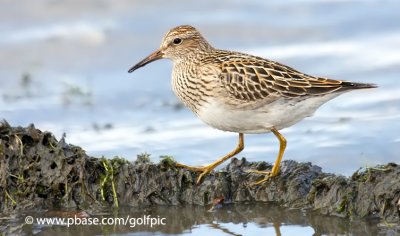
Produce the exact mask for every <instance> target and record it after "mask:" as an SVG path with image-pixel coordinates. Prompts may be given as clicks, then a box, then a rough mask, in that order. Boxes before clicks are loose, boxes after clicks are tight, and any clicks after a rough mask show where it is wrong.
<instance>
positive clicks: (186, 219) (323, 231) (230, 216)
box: [0, 203, 400, 236]
mask: <svg viewBox="0 0 400 236" xmlns="http://www.w3.org/2000/svg"><path fill="white" fill-rule="evenodd" d="M81 214H82V213H81ZM23 216H24V217H25V216H32V217H34V218H35V219H37V218H43V217H49V218H62V217H63V218H65V219H67V217H71V218H73V215H68V216H67V215H65V212H61V211H48V212H42V213H37V212H34V213H29V212H26V213H24V214H23ZM143 216H145V217H147V216H150V217H152V218H154V219H155V220H154V223H155V224H154V225H152V226H151V225H150V223H149V222H150V221H149V220H148V221H146V220H143V221H140V220H137V219H139V218H142V219H143ZM24 217H23V218H24ZM90 217H92V218H98V219H103V218H107V221H109V219H110V218H112V219H113V222H116V221H117V220H116V219H117V218H124V219H129V220H128V221H127V224H125V225H124V223H121V224H119V223H115V224H113V225H102V226H82V225H78V226H77V225H70V226H69V227H67V226H66V225H53V226H52V227H49V226H44V225H40V224H38V223H34V224H32V225H23V226H19V225H20V224H21V223H23V221H22V219H20V220H11V219H10V220H3V221H2V222H1V223H0V228H1V227H2V226H5V225H8V228H11V226H14V227H13V228H14V229H16V230H19V231H17V232H26V233H29V232H34V233H35V235H77V234H78V235H101V234H107V235H150V234H151V235H176V234H179V235H189V234H190V235H205V234H207V235H299V236H301V235H386V234H392V235H395V234H396V233H400V232H398V230H399V229H396V228H390V227H389V228H388V227H383V226H382V227H376V223H377V222H376V221H373V220H370V221H358V220H354V221H348V220H345V219H341V218H338V217H321V216H320V215H318V214H314V213H306V212H302V211H300V210H289V209H283V208H279V207H276V206H272V205H270V204H261V203H260V204H247V205H246V204H235V205H224V206H223V207H222V208H219V209H217V210H216V211H214V212H209V211H208V210H207V208H206V207H192V206H185V207H166V206H164V207H157V208H143V209H132V208H121V209H120V210H119V211H114V212H109V211H104V212H102V213H94V214H92V215H90ZM127 217H129V218H127ZM150 217H149V218H150ZM133 218H135V220H134V221H133V220H131V219H133ZM162 218H165V220H164V221H158V222H163V223H165V224H164V225H162V224H161V223H160V224H159V225H156V222H157V221H156V219H162ZM81 219H83V218H81ZM21 221H22V222H21ZM107 221H105V222H107ZM109 222H111V221H109ZM136 222H137V223H136ZM141 222H142V223H141ZM14 232H16V231H14Z"/></svg>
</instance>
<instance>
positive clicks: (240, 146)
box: [176, 133, 244, 184]
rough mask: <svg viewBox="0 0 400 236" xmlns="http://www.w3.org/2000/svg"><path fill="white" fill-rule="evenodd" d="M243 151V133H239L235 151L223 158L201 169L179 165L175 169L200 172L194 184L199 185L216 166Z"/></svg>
mask: <svg viewBox="0 0 400 236" xmlns="http://www.w3.org/2000/svg"><path fill="white" fill-rule="evenodd" d="M243 149H244V137H243V133H239V143H238V145H237V146H236V148H235V150H233V151H231V152H230V153H228V154H226V155H225V156H223V157H222V158H220V159H219V160H217V161H215V162H213V163H211V164H209V165H206V166H203V167H195V166H187V165H183V164H180V163H177V164H176V166H177V167H183V168H186V169H188V170H192V171H199V172H202V173H201V174H200V175H199V177H197V181H196V184H199V183H200V181H201V179H202V178H203V177H204V176H205V175H206V174H208V173H210V172H211V171H212V170H213V169H214V168H215V167H217V166H218V165H220V164H221V163H222V162H224V161H226V160H228V159H229V158H231V157H233V156H234V155H236V154H238V153H239V152H241V151H242V150H243Z"/></svg>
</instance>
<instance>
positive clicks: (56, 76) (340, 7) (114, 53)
mask: <svg viewBox="0 0 400 236" xmlns="http://www.w3.org/2000/svg"><path fill="white" fill-rule="evenodd" d="M0 5H1V7H0V20H1V21H0V34H1V35H2V37H1V38H0V51H1V53H0V62H1V63H0V83H1V86H0V114H1V116H0V118H4V119H6V120H7V121H9V122H10V123H11V124H12V125H23V126H26V125H28V124H29V123H34V124H35V125H36V127H38V128H40V129H42V130H50V131H52V132H54V133H55V134H56V135H57V137H61V136H62V134H63V133H66V136H67V139H66V140H67V142H70V143H73V144H76V145H79V146H82V147H83V148H84V149H85V150H87V152H88V154H90V155H94V156H102V155H105V156H108V157H112V156H123V157H125V158H127V159H130V160H134V159H135V156H136V155H137V154H139V153H142V152H149V153H151V154H152V158H153V160H154V161H158V157H159V156H160V155H166V154H167V155H173V156H174V157H175V159H176V160H178V161H180V162H183V163H186V164H190V165H201V164H207V163H210V162H212V161H214V160H215V159H216V158H217V157H218V156H221V155H223V154H225V153H226V152H228V150H230V149H232V148H233V147H234V146H235V145H236V142H237V140H236V139H237V135H236V134H233V133H226V132H221V131H218V130H214V129H212V128H210V127H208V126H206V125H204V124H203V123H201V121H199V120H198V119H197V118H196V117H195V116H194V115H193V114H192V113H191V112H190V111H188V110H187V109H185V108H182V107H181V106H179V103H178V101H177V99H176V98H175V96H174V94H173V93H172V91H171V88H170V73H171V62H168V61H159V62H155V63H153V64H151V65H148V66H146V67H145V68H142V69H140V70H138V71H136V72H135V73H134V74H128V73H127V70H128V69H129V68H130V66H132V65H133V64H134V63H136V62H138V61H139V60H141V59H142V58H143V57H145V56H147V55H148V54H149V53H150V52H152V51H153V50H155V49H156V48H157V47H158V45H159V43H160V40H161V37H162V36H163V34H164V33H165V32H166V31H167V30H168V29H169V28H171V27H173V26H176V25H179V24H192V25H195V26H196V27H197V28H198V29H199V30H200V31H201V32H203V34H204V35H205V36H206V38H208V40H209V41H210V42H211V43H212V44H213V45H214V46H216V47H218V48H224V49H232V50H238V51H243V52H248V53H252V54H256V55H259V56H263V57H266V58H269V59H273V60H277V61H279V62H282V63H284V64H288V65H290V66H292V67H294V68H297V69H299V70H301V71H304V72H306V73H309V74H315V75H320V76H327V77H330V78H335V79H347V80H353V81H357V82H372V83H376V84H378V85H379V88H378V89H374V90H368V91H355V92H351V93H348V94H344V95H342V96H340V97H338V98H336V99H334V100H332V101H330V102H328V103H327V104H325V105H324V106H322V107H321V108H320V109H319V110H318V111H317V112H316V114H315V115H314V116H313V117H310V118H307V119H305V120H304V121H302V122H300V123H298V124H296V125H294V126H292V127H290V128H287V129H285V130H283V131H282V133H283V134H284V135H285V136H286V138H287V140H288V148H287V151H286V154H285V158H286V159H295V160H297V161H311V162H313V163H314V164H317V165H319V166H321V167H322V168H323V170H324V171H327V172H334V173H337V174H343V175H350V174H351V173H352V172H354V171H355V170H357V169H358V168H359V167H361V166H372V165H376V164H384V163H387V162H398V160H399V155H398V153H399V152H400V125H399V121H400V83H399V82H398V79H399V76H400V44H399V43H398V42H399V41H400V24H398V22H400V14H398V12H399V11H400V3H399V2H398V1H395V0H393V1H335V0H333V1H317V0H304V1H292V0H291V1H275V2H274V1H268V3H266V2H265V1H218V3H215V2H214V1H211V0H206V1H201V2H199V3H198V5H194V4H189V3H182V2H181V1H168V4H167V5H166V4H165V3H164V1H160V0H159V1H146V2H142V1H128V0H125V1H119V2H118V4H115V2H113V1H110V0H102V1H98V0H96V1H94V0H92V1H85V2H84V3H82V2H81V1H68V2H64V1H51V0H39V1H35V3H34V4H33V3H30V4H29V3H27V4H24V5H21V4H19V3H17V2H13V1H3V2H2V3H0ZM159 12H162V16H161V15H160V17H152V16H154V13H157V14H158V13H159ZM277 149H278V142H277V140H276V139H275V137H274V136H273V135H271V134H267V135H248V136H246V148H245V150H244V151H243V152H242V153H241V154H240V156H246V157H247V158H248V159H249V160H251V161H256V160H257V161H260V160H265V161H268V162H273V161H274V159H275V156H276V154H277ZM326 223H328V222H326ZM293 225H297V226H296V227H301V230H300V232H308V231H306V230H309V228H308V227H309V226H308V227H303V224H296V223H293ZM305 225H309V223H305ZM250 226H251V224H250ZM250 226H249V227H250ZM207 227H208V226H201V224H199V226H198V227H197V228H196V229H193V231H192V232H197V231H199V232H200V231H201V230H202V229H204V228H207ZM224 227H226V228H228V229H233V228H236V226H234V225H233V224H231V223H226V225H224ZM251 227H252V229H253V230H252V232H256V231H257V230H258V229H261V228H263V227H261V226H259V225H258V224H253V226H251ZM288 227H289V228H287V230H290V227H292V226H288ZM181 233H183V232H181ZM186 233H187V232H186ZM305 234H307V233H305Z"/></svg>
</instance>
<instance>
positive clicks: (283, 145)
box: [247, 128, 286, 185]
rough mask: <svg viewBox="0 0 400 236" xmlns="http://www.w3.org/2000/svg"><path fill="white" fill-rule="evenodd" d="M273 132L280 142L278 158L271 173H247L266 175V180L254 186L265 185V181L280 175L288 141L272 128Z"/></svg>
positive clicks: (255, 171) (254, 171)
mask: <svg viewBox="0 0 400 236" xmlns="http://www.w3.org/2000/svg"><path fill="white" fill-rule="evenodd" d="M271 131H272V133H274V134H275V136H276V137H277V138H278V140H279V153H278V157H277V158H276V160H275V163H274V166H273V167H272V170H271V171H259V170H248V171H247V172H250V173H256V174H262V175H265V177H264V179H262V180H260V181H257V182H255V183H254V184H253V185H258V184H261V183H264V182H265V181H267V180H269V179H270V178H272V177H275V176H277V175H278V173H279V166H280V164H281V161H282V157H283V153H284V152H285V149H286V139H285V137H283V135H282V134H281V133H279V132H278V130H277V129H275V128H272V129H271Z"/></svg>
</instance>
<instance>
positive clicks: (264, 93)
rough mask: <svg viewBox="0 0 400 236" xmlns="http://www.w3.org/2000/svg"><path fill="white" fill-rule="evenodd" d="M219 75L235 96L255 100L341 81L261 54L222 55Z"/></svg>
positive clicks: (327, 89)
mask: <svg viewBox="0 0 400 236" xmlns="http://www.w3.org/2000/svg"><path fill="white" fill-rule="evenodd" d="M220 79H221V82H222V84H223V86H224V87H225V88H226V89H227V90H228V92H229V93H230V94H231V95H233V96H234V97H235V98H237V99H240V100H250V101H256V100H259V99H264V98H266V97H269V96H270V97H274V96H284V97H288V98H290V97H300V96H305V95H309V96H310V95H311V96H312V95H323V94H327V93H332V92H335V91H338V90H340V89H341V88H342V87H343V86H344V85H345V84H343V83H345V82H343V81H338V80H331V79H327V78H318V77H313V76H309V75H306V74H304V73H301V72H299V71H297V70H295V69H293V68H290V67H288V66H284V65H282V64H279V63H277V62H272V61H269V60H265V59H262V58H256V57H252V58H244V57H242V58H240V57H239V58H229V60H227V59H225V58H223V59H222V60H221V74H220Z"/></svg>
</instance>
